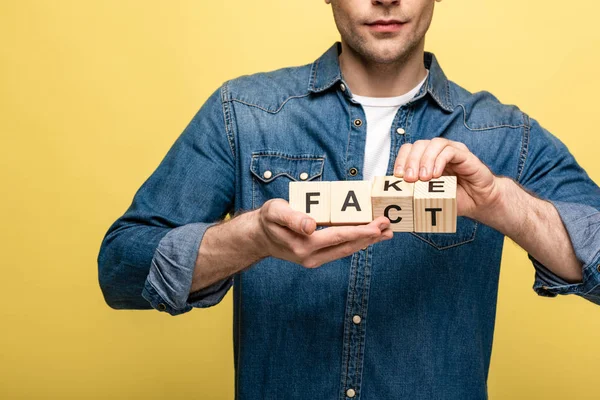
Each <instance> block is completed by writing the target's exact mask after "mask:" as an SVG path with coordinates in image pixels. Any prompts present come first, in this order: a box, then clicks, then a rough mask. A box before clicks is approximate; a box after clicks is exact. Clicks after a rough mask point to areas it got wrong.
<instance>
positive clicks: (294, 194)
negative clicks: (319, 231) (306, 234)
mask: <svg viewBox="0 0 600 400" xmlns="http://www.w3.org/2000/svg"><path fill="white" fill-rule="evenodd" d="M330 186H331V182H326V181H313V182H290V184H289V195H290V201H289V204H290V207H292V208H293V209H294V210H297V211H301V212H303V213H306V214H308V215H310V216H311V217H312V218H314V219H315V221H316V222H317V224H328V223H329V215H330V213H331V205H330V198H331V194H330Z"/></svg>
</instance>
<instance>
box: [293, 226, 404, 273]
mask: <svg viewBox="0 0 600 400" xmlns="http://www.w3.org/2000/svg"><path fill="white" fill-rule="evenodd" d="M392 237H393V232H392V230H391V229H390V228H387V229H385V230H384V231H383V232H382V235H381V236H379V237H376V238H362V239H358V240H353V241H349V242H344V243H340V244H337V245H334V246H329V247H326V248H323V249H321V250H319V251H316V252H315V253H313V254H312V255H311V256H309V257H307V259H306V260H305V261H304V263H303V265H304V266H305V267H307V268H316V267H319V266H321V265H323V264H325V263H328V262H330V261H334V260H337V259H340V258H344V257H347V256H349V255H351V254H354V253H356V252H357V251H359V250H361V249H363V248H365V247H367V246H369V245H372V244H375V243H378V242H381V241H384V240H389V239H391V238H392Z"/></svg>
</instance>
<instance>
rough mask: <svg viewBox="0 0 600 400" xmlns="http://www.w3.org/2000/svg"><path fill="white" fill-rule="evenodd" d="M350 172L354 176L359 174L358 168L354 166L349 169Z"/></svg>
mask: <svg viewBox="0 0 600 400" xmlns="http://www.w3.org/2000/svg"><path fill="white" fill-rule="evenodd" d="M348 173H350V175H352V176H356V174H358V170H357V169H356V168H354V167H352V168H350V169H349V170H348Z"/></svg>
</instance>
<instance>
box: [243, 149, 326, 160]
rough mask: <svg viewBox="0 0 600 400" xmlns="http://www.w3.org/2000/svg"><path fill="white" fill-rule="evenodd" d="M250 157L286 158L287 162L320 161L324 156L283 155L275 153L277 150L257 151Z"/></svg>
mask: <svg viewBox="0 0 600 400" xmlns="http://www.w3.org/2000/svg"><path fill="white" fill-rule="evenodd" d="M251 156H252V158H255V157H280V158H287V159H289V160H322V159H323V158H324V156H319V155H316V154H308V153H303V154H298V155H293V154H289V153H284V152H281V151H277V150H258V151H254V152H252V154H251Z"/></svg>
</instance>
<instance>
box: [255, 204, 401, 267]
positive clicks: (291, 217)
mask: <svg viewBox="0 0 600 400" xmlns="http://www.w3.org/2000/svg"><path fill="white" fill-rule="evenodd" d="M254 213H255V215H254V219H255V222H254V225H255V228H256V230H255V233H256V241H257V245H258V247H259V249H258V250H259V252H260V253H261V254H260V256H261V258H262V257H268V256H271V257H275V258H279V259H282V260H287V261H292V262H294V263H297V264H300V265H302V266H304V267H306V268H316V267H319V266H321V265H323V264H325V263H327V262H330V261H333V260H336V259H339V258H343V257H346V256H349V255H351V254H353V253H355V252H357V251H359V250H360V249H362V248H364V247H366V246H368V245H371V244H373V243H377V242H380V241H382V240H388V239H391V238H392V237H393V232H392V230H391V229H390V220H389V219H387V218H386V217H383V216H381V217H377V218H376V219H375V220H373V221H371V222H370V223H368V224H365V225H350V226H348V225H346V226H330V227H327V228H325V229H319V230H317V229H316V228H317V224H316V222H315V220H314V219H313V218H311V217H310V216H308V215H307V214H304V213H302V212H300V211H296V210H293V209H292V208H291V207H290V205H289V203H288V202H287V201H285V200H284V199H271V200H268V201H267V202H266V203H264V204H263V206H262V207H261V208H259V209H257V210H255V211H254Z"/></svg>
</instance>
